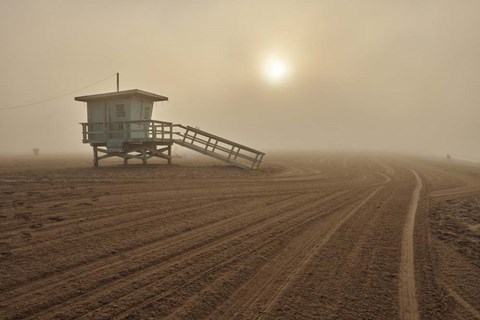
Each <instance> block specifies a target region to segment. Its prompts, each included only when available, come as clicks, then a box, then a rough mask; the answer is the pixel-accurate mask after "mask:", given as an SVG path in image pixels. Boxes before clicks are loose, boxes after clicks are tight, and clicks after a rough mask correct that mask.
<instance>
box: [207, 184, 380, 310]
mask: <svg viewBox="0 0 480 320" xmlns="http://www.w3.org/2000/svg"><path fill="white" fill-rule="evenodd" d="M382 188H383V186H380V187H377V188H376V189H375V190H374V191H373V192H370V193H369V195H368V196H366V197H364V198H363V199H360V200H357V202H356V204H355V203H354V204H353V205H351V204H350V205H349V206H348V207H347V208H345V209H346V210H345V209H344V210H345V211H346V212H343V214H342V212H338V213H336V215H338V218H336V219H334V220H333V221H332V224H331V225H330V226H329V227H328V228H327V230H326V232H325V233H323V234H322V235H316V236H313V237H312V238H310V239H309V240H308V241H306V242H305V243H303V244H302V247H301V248H300V247H299V248H297V250H296V251H297V253H296V254H295V255H293V256H291V257H289V258H287V259H280V258H277V259H275V262H274V263H275V264H276V269H277V270H275V271H274V272H271V271H268V272H267V271H266V267H264V268H262V270H263V271H260V272H259V273H257V275H256V276H255V277H254V278H252V279H250V281H249V282H247V283H246V284H244V285H243V287H242V288H240V289H239V290H238V291H237V293H236V296H237V298H238V300H235V298H234V300H235V301H231V303H228V302H227V303H226V304H224V305H223V306H222V309H223V310H217V312H216V313H215V314H214V315H213V317H212V316H210V318H212V319H231V318H233V317H236V316H238V315H243V316H247V313H248V312H250V314H249V315H248V316H252V314H251V313H252V311H253V308H254V306H255V304H256V303H257V302H258V301H259V300H260V299H262V297H264V296H265V292H266V291H269V290H271V288H273V287H274V286H277V285H278V286H279V288H278V289H277V290H276V292H275V294H274V295H273V296H272V297H271V298H270V299H269V300H268V301H267V305H266V307H265V308H264V312H261V313H259V314H257V318H256V319H259V318H260V317H262V316H263V315H266V314H267V313H268V311H269V310H270V308H271V307H272V306H273V305H274V304H275V303H276V302H277V300H278V298H280V296H282V294H283V292H285V291H286V290H287V289H288V287H289V286H290V285H291V283H293V281H294V279H295V278H296V275H297V274H298V273H299V272H300V271H302V270H303V268H304V266H305V265H307V264H308V262H309V261H310V260H311V258H312V257H313V256H314V255H315V253H316V252H317V251H318V250H319V249H321V248H322V247H323V246H324V245H325V244H326V243H327V242H328V241H329V239H330V238H331V236H332V235H333V234H334V233H335V232H336V231H337V230H338V228H339V227H340V226H341V225H343V223H344V222H345V221H347V220H348V219H349V218H350V217H351V216H352V215H353V214H355V213H356V212H357V211H358V210H359V209H360V208H361V207H363V206H364V205H365V204H366V203H367V202H368V201H369V200H370V199H371V198H372V197H373V196H374V195H375V194H376V193H377V192H378V191H379V190H381V189H382ZM303 249H307V250H303ZM302 255H304V256H303V257H302ZM291 267H294V269H293V270H292V271H291V272H290V274H289V275H288V277H287V278H286V279H285V280H284V282H283V283H282V284H277V282H276V279H278V276H279V275H281V274H285V273H286V272H287V270H288V269H289V268H291ZM255 282H256V283H255ZM254 283H255V284H254ZM252 319H253V317H252Z"/></svg>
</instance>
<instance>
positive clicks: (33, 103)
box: [0, 73, 117, 111]
mask: <svg viewBox="0 0 480 320" xmlns="http://www.w3.org/2000/svg"><path fill="white" fill-rule="evenodd" d="M116 75H117V74H116V73H113V74H111V75H109V76H108V77H106V78H103V79H101V80H98V81H95V82H94V83H91V84H89V85H86V86H84V87H82V88H80V89H76V90H73V91H69V92H66V93H63V94H60V95H57V96H55V97H51V98H48V99H45V100H40V101H35V102H30V103H26V104H20V105H16V106H9V107H3V108H0V111H5V110H12V109H20V108H26V107H31V106H33V105H36V104H41V103H45V102H49V101H53V100H56V99H58V98H62V97H65V96H68V95H70V94H73V93H75V92H79V91H82V90H84V89H87V88H90V87H93V86H94V85H96V84H99V83H100V82H103V81H105V80H107V79H110V78H111V77H113V76H116Z"/></svg>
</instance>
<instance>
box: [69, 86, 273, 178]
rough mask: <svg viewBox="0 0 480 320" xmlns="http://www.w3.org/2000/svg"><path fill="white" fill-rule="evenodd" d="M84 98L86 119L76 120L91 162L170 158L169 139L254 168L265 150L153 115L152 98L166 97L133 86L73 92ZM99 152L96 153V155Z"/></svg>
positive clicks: (154, 99) (241, 165)
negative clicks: (118, 159) (79, 92)
mask: <svg viewBox="0 0 480 320" xmlns="http://www.w3.org/2000/svg"><path fill="white" fill-rule="evenodd" d="M75 100H76V101H83V102H86V103H87V121H88V122H84V123H81V125H82V128H83V130H82V134H83V143H89V144H90V145H91V146H92V147H93V163H94V166H95V167H98V163H99V161H100V160H102V159H106V158H110V157H120V158H123V161H124V164H125V165H126V164H128V161H129V160H130V159H138V160H141V161H142V162H143V164H146V163H147V160H148V159H150V158H153V157H156V158H161V159H165V160H167V162H168V163H169V164H170V163H171V161H172V156H171V151H172V144H174V143H175V144H178V145H180V146H182V147H186V148H189V149H191V150H194V151H197V152H200V153H202V154H205V155H208V156H210V157H213V158H215V159H218V160H221V161H224V162H227V163H230V164H232V165H235V166H238V167H241V168H244V169H257V168H258V166H259V165H260V163H261V162H262V159H263V157H264V155H265V154H264V153H263V152H260V151H258V150H255V149H252V148H249V147H246V146H243V145H241V144H238V143H236V142H233V141H230V140H227V139H224V138H221V137H218V136H215V135H213V134H210V133H208V132H205V131H202V130H199V129H197V128H193V127H190V126H183V125H180V124H173V123H171V122H165V121H158V120H152V119H151V117H152V110H153V106H154V102H156V101H167V100H168V98H167V97H164V96H161V95H158V94H154V93H150V92H146V91H142V90H138V89H134V90H125V91H118V81H117V92H110V93H102V94H95V95H89V96H82V97H76V98H75ZM99 154H101V155H99Z"/></svg>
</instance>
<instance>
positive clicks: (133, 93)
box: [75, 89, 168, 102]
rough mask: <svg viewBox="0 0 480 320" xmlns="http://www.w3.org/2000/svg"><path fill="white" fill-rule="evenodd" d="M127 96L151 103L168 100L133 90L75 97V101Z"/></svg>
mask: <svg viewBox="0 0 480 320" xmlns="http://www.w3.org/2000/svg"><path fill="white" fill-rule="evenodd" d="M128 96H138V97H140V98H144V99H148V100H151V101H167V100H168V98H167V97H164V96H161V95H158V94H154V93H150V92H146V91H142V90H138V89H133V90H124V91H116V92H108V93H100V94H93V95H89V96H81V97H75V101H84V102H88V101H95V100H109V99H114V98H124V97H128Z"/></svg>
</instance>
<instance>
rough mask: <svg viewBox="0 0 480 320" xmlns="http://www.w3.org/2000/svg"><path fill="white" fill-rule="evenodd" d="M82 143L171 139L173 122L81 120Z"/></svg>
mask: <svg viewBox="0 0 480 320" xmlns="http://www.w3.org/2000/svg"><path fill="white" fill-rule="evenodd" d="M80 124H81V125H82V137H83V139H82V140H83V143H106V142H107V141H125V142H135V141H148V140H151V141H162V140H168V141H171V140H172V139H173V124H172V123H171V122H165V121H157V120H139V121H118V122H83V123H80Z"/></svg>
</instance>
